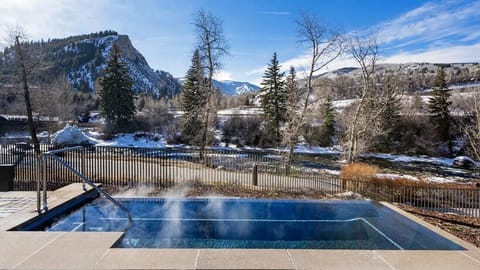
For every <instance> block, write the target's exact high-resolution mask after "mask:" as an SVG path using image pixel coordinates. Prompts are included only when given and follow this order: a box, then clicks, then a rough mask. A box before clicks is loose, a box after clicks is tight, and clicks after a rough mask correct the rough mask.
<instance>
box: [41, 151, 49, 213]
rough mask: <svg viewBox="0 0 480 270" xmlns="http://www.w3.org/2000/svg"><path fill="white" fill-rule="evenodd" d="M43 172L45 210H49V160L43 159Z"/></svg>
mask: <svg viewBox="0 0 480 270" xmlns="http://www.w3.org/2000/svg"><path fill="white" fill-rule="evenodd" d="M42 168H43V169H42V171H43V210H44V211H47V210H48V205H47V159H46V158H43V160H42Z"/></svg>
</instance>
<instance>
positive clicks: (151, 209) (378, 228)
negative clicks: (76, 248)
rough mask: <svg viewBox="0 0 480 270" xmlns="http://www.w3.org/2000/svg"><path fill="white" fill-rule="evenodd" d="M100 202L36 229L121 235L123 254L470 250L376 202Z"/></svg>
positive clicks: (140, 200) (197, 200) (102, 200)
mask: <svg viewBox="0 0 480 270" xmlns="http://www.w3.org/2000/svg"><path fill="white" fill-rule="evenodd" d="M120 202H121V203H122V204H124V205H125V206H126V207H127V208H128V209H129V210H130V213H131V216H132V220H131V221H130V220H128V218H127V215H126V214H125V213H124V212H122V211H121V210H120V209H118V208H117V207H116V206H114V205H113V204H112V203H111V202H109V201H107V200H105V199H96V200H93V201H92V202H90V203H88V204H86V205H83V206H82V207H80V208H79V209H76V210H74V211H72V212H71V213H69V214H67V215H64V216H63V217H61V218H59V219H56V220H50V221H48V222H42V223H41V224H37V225H36V226H35V227H34V229H36V230H45V231H106V232H108V231H122V232H125V233H124V235H123V237H122V238H121V240H119V241H118V242H117V243H116V244H115V247H117V248H273V249H286V248H288V249H389V250H399V249H413V250H424V249H428V250H462V249H463V248H462V247H461V246H459V245H457V244H455V243H453V242H451V241H449V240H447V239H445V238H443V237H441V236H440V235H438V234H436V233H434V232H432V231H430V230H429V229H427V228H425V227H423V226H421V225H419V224H417V223H415V222H413V221H411V220H409V219H408V218H406V217H404V216H402V215H400V214H398V213H396V212H395V211H393V210H391V209H389V208H387V207H384V206H382V205H381V204H378V203H375V202H372V201H306V200H251V199H249V200H246V199H221V198H208V199H182V198H173V199H165V198H159V199H152V198H148V199H147V198H134V199H120Z"/></svg>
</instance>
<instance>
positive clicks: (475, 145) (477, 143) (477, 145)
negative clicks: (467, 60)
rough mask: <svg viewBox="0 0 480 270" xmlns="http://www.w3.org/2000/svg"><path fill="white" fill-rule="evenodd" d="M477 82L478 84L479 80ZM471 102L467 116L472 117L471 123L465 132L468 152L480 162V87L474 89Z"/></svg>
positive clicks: (467, 125)
mask: <svg viewBox="0 0 480 270" xmlns="http://www.w3.org/2000/svg"><path fill="white" fill-rule="evenodd" d="M476 72H477V74H478V73H480V68H477V70H476ZM476 78H478V75H477V76H476ZM475 82H476V83H477V82H478V79H477V80H475ZM476 83H475V84H476ZM469 101H470V106H468V107H469V108H470V111H469V112H467V114H468V115H470V117H471V122H470V123H466V124H464V132H465V136H466V138H467V144H468V152H469V154H470V155H471V156H472V157H473V158H474V159H476V160H477V161H478V160H480V87H478V86H476V87H475V88H474V90H473V97H472V98H469Z"/></svg>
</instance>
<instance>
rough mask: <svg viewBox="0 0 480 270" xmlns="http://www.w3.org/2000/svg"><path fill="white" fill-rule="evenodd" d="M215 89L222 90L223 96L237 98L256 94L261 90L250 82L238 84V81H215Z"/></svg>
mask: <svg viewBox="0 0 480 270" xmlns="http://www.w3.org/2000/svg"><path fill="white" fill-rule="evenodd" d="M213 85H214V86H215V87H218V88H220V91H221V92H222V94H224V95H227V96H237V95H241V94H246V93H251V92H256V91H258V90H260V87H258V86H256V85H254V84H251V83H249V82H236V81H217V80H214V81H213Z"/></svg>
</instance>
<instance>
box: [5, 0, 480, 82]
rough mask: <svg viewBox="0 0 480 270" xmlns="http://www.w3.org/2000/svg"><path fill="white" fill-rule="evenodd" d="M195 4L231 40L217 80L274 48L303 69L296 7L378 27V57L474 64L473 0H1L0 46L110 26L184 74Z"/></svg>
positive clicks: (253, 65) (477, 52)
mask: <svg viewBox="0 0 480 270" xmlns="http://www.w3.org/2000/svg"><path fill="white" fill-rule="evenodd" d="M200 8H203V9H205V10H207V11H209V12H211V13H212V14H213V15H215V16H217V17H219V18H220V19H221V20H222V25H223V29H224V34H225V38H226V39H227V41H228V43H229V47H230V55H229V56H227V57H225V58H224V59H223V61H222V62H223V67H222V69H221V70H219V71H218V72H217V73H216V75H215V76H216V78H217V79H219V80H236V81H248V82H252V83H256V84H259V83H260V81H261V77H262V75H263V72H264V69H265V68H266V66H267V63H268V62H269V61H270V59H271V58H272V55H273V53H274V52H276V53H277V55H278V58H279V61H280V64H281V65H282V67H283V68H284V69H285V70H287V69H288V68H289V67H290V66H291V65H293V66H294V67H296V68H297V69H299V70H302V69H304V68H306V66H307V65H308V57H306V56H307V55H308V51H307V50H306V48H305V47H302V46H301V45H300V44H299V43H298V39H299V38H298V34H297V30H296V29H297V27H296V23H295V22H296V20H298V19H299V17H300V14H301V13H302V12H308V13H310V14H314V15H315V16H316V17H317V18H319V20H320V21H321V23H322V24H324V25H327V26H328V27H333V28H337V29H342V31H344V32H345V33H355V32H369V33H372V32H373V33H376V34H377V37H378V42H379V45H380V61H381V62H383V63H408V62H435V63H440V62H444V63H445V62H480V0H471V1H466V0H438V1H419V0H389V1H385V0H335V1H320V0H236V1H233V0H0V49H2V48H3V47H5V46H7V45H8V44H9V38H8V32H9V29H12V28H15V27H16V26H20V27H21V28H22V29H23V30H24V32H25V33H26V34H27V37H28V38H29V39H30V40H40V39H42V38H43V39H45V40H46V39H48V38H62V37H66V36H72V35H79V34H86V33H91V32H98V31H101V30H115V31H117V32H119V33H120V34H126V35H128V36H129V37H130V39H131V40H132V43H133V45H134V46H135V47H136V48H137V49H138V50H139V51H140V52H141V53H142V54H143V55H144V56H145V58H146V60H147V62H148V63H149V64H150V66H151V67H152V68H154V69H158V70H164V71H168V72H170V73H171V74H172V75H173V76H175V77H183V76H185V73H186V71H187V69H188V67H189V65H190V63H191V61H190V59H191V56H192V52H193V50H194V48H195V44H196V39H195V31H194V26H193V24H192V23H193V17H194V16H193V14H194V13H195V12H196V11H197V10H199V9H200ZM346 66H355V62H354V61H353V60H352V58H351V57H349V56H348V55H344V56H342V57H341V58H339V59H338V60H337V61H335V62H333V63H331V64H330V65H329V66H328V67H327V69H325V70H323V71H322V72H324V71H329V70H334V69H337V68H340V67H346Z"/></svg>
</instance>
